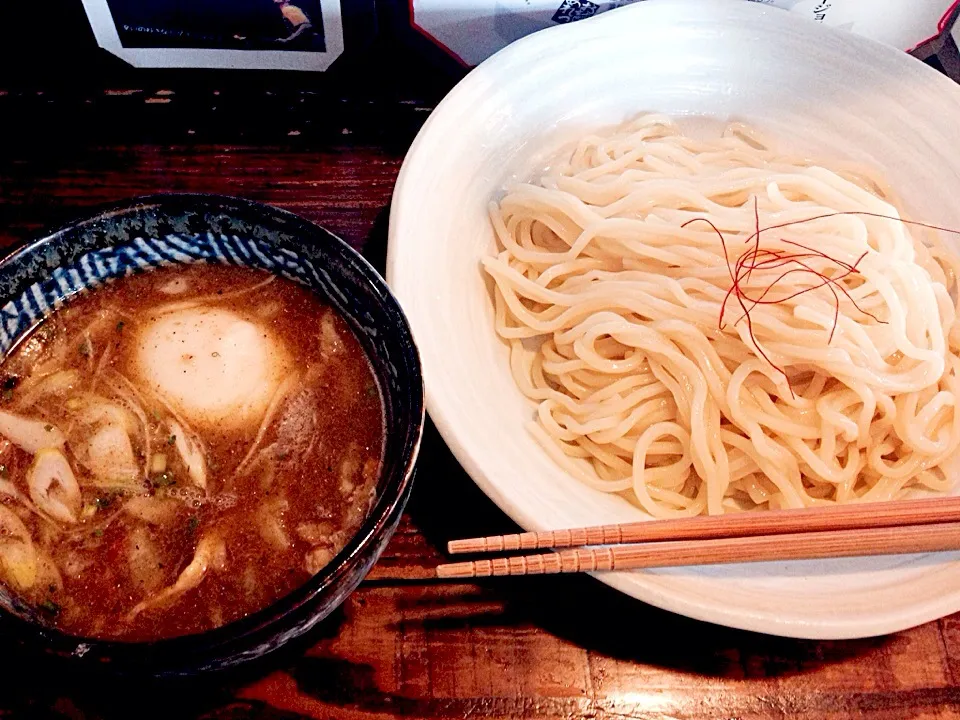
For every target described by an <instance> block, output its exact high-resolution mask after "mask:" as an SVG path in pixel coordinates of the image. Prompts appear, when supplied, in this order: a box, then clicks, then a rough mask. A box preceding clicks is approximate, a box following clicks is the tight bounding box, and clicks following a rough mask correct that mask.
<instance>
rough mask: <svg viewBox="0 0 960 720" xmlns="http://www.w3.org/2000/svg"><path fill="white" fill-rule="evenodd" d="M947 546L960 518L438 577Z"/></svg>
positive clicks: (618, 551) (522, 562) (570, 558)
mask: <svg viewBox="0 0 960 720" xmlns="http://www.w3.org/2000/svg"><path fill="white" fill-rule="evenodd" d="M866 507H867V506H861V509H863V508H866ZM947 550H960V522H950V523H937V524H926V525H911V526H908V527H881V528H871V529H862V530H842V531H828V532H803V533H792V534H779V535H761V536H751V537H730V538H721V539H708V540H675V541H667V542H652V543H648V544H645V545H613V546H608V547H603V548H577V549H574V550H561V551H560V552H555V553H541V554H538V555H524V556H520V557H509V558H496V559H492V560H475V561H472V562H460V563H450V564H446V565H440V566H439V567H438V568H437V577H439V578H449V579H452V578H473V577H489V576H502V575H542V574H548V573H571V572H596V571H605V570H630V569H636V568H653V567H679V566H684V565H719V564H725V563H741V562H764V561H780V560H809V559H815V558H836V557H862V556H865V555H900V554H905V553H926V552H942V551H947Z"/></svg>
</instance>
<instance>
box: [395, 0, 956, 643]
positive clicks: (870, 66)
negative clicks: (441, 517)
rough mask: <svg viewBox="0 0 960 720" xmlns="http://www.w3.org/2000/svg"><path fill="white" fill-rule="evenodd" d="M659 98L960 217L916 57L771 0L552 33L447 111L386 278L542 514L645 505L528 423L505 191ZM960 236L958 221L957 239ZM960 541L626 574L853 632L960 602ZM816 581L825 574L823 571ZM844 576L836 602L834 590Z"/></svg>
mask: <svg viewBox="0 0 960 720" xmlns="http://www.w3.org/2000/svg"><path fill="white" fill-rule="evenodd" d="M643 112H663V113H667V114H671V115H673V116H678V117H680V118H681V119H682V121H683V122H685V123H686V124H687V125H688V126H689V127H690V129H691V131H692V132H709V131H710V130H711V129H712V128H714V127H716V126H717V125H718V124H719V121H727V120H743V121H746V122H749V123H750V124H752V125H754V126H756V127H758V128H759V129H760V130H762V131H766V132H767V134H768V135H769V136H770V137H771V138H772V139H773V140H774V141H775V142H776V143H777V144H778V145H779V146H780V147H783V148H785V149H787V150H794V151H796V152H798V153H801V154H805V155H808V156H810V157H813V158H819V159H822V160H824V161H825V162H829V161H830V160H831V159H843V160H852V161H861V162H866V163H869V164H871V165H873V166H876V167H878V168H880V169H881V170H882V171H883V172H884V173H885V174H886V176H887V179H888V180H889V181H890V182H891V184H892V185H893V187H894V189H895V191H896V192H897V193H898V194H899V195H900V196H901V199H902V205H903V207H904V208H905V211H906V212H907V213H908V214H909V216H911V217H913V218H916V219H922V220H925V221H928V222H932V223H937V224H940V225H943V226H947V227H955V228H958V229H960V206H958V205H957V203H956V202H955V195H956V189H957V187H958V180H960V160H958V159H957V158H956V157H955V155H954V153H953V148H956V147H958V143H960V126H958V124H957V123H956V122H955V118H956V117H957V116H958V113H960V89H958V88H957V87H956V86H955V85H954V84H953V83H952V82H950V81H949V80H948V79H946V78H945V77H943V76H941V75H939V74H938V73H936V72H935V71H933V70H931V69H930V68H928V67H926V66H924V65H922V64H921V63H920V62H918V61H916V60H915V59H913V58H911V57H909V56H907V55H905V54H903V53H900V52H899V51H896V50H893V49H892V48H888V47H885V46H882V45H879V44H877V43H874V42H871V41H868V40H866V39H863V38H859V37H855V36H853V35H850V34H848V33H845V32H842V31H832V30H829V29H827V28H823V27H820V26H818V25H817V24H815V23H812V22H808V21H806V20H804V19H801V18H798V17H797V16H796V15H794V14H792V13H787V12H783V11H782V10H778V9H775V8H767V7H764V6H763V5H760V4H757V3H744V2H736V1H731V2H722V1H721V2H716V1H715V0H648V1H647V2H643V3H637V4H636V5H631V6H628V7H625V8H622V9H619V10H615V11H612V12H609V13H605V14H603V15H600V16H598V17H596V18H594V19H591V20H587V21H584V22H579V23H574V24H571V25H568V26H564V27H559V28H555V29H551V30H547V31H544V32H542V33H538V34H536V35H534V36H531V37H529V38H526V39H524V40H521V41H519V42H517V43H515V44H513V45H511V46H510V47H508V48H507V49H505V50H503V51H502V52H500V53H499V54H497V55H496V56H494V57H493V58H491V59H490V60H488V61H487V62H485V63H483V64H482V65H481V66H479V67H478V68H477V69H476V70H474V71H473V72H472V73H471V74H470V75H469V76H468V77H467V78H466V79H465V80H464V81H463V82H462V83H461V84H460V85H459V86H458V87H457V88H456V89H455V90H454V91H453V92H452V93H451V94H450V95H449V96H448V97H447V98H446V99H445V100H444V102H443V103H441V105H440V106H439V107H438V108H437V110H436V111H435V112H434V113H433V115H432V116H431V118H430V120H429V121H428V123H427V124H426V125H425V127H424V128H423V130H422V132H421V134H420V135H419V136H418V138H417V140H416V142H415V143H414V146H413V148H412V150H411V152H410V154H409V155H408V157H407V160H406V162H405V164H404V167H403V170H402V172H401V175H400V179H399V181H398V184H397V189H396V192H395V196H394V203H393V210H392V215H391V225H390V246H389V257H388V278H389V281H390V283H391V286H392V287H393V289H394V291H395V292H396V294H397V296H398V298H399V299H400V301H401V302H402V303H403V305H404V308H405V310H406V312H407V315H408V317H409V318H410V320H411V324H412V326H413V328H414V333H415V336H416V338H417V342H418V344H419V346H420V350H421V353H422V356H423V363H424V372H425V375H426V378H427V401H428V408H429V411H430V414H431V417H432V418H433V420H434V421H435V422H436V424H437V426H438V428H439V429H440V431H441V433H442V434H443V436H444V438H445V439H446V441H447V443H448V444H449V445H450V447H451V449H452V450H453V452H454V453H455V454H456V456H457V458H458V459H459V460H460V462H461V463H462V464H463V465H464V467H465V468H466V469H467V470H468V472H469V473H470V474H471V476H472V477H473V478H474V480H475V481H476V482H477V483H478V484H479V485H480V486H481V488H482V489H483V490H484V491H485V492H486V493H487V494H488V495H489V496H490V497H491V498H492V499H493V500H494V501H495V502H496V503H497V504H498V505H500V507H501V508H502V509H504V510H505V511H506V512H507V513H508V514H509V515H511V517H513V519H514V520H516V521H517V522H518V523H519V524H521V525H522V526H524V527H526V528H528V529H550V528H562V527H577V526H584V525H591V524H597V523H613V522H623V521H630V520H637V519H642V518H644V517H645V516H644V515H643V513H642V512H641V511H639V510H638V509H636V508H635V507H633V506H632V505H630V504H629V503H628V502H627V501H625V500H623V499H621V498H619V497H611V496H607V495H603V494H601V493H599V492H595V491H593V490H591V489H589V488H587V487H586V486H584V485H582V484H580V483H579V482H577V481H576V480H575V479H574V478H572V477H569V476H567V475H566V474H565V473H563V472H562V471H561V470H560V469H559V468H558V467H557V466H556V465H554V464H553V462H552V461H551V460H550V459H549V458H548V457H547V455H546V454H545V453H544V452H543V451H542V450H541V449H540V447H539V446H538V445H537V443H536V442H535V441H534V440H533V439H532V437H531V436H530V435H529V434H528V433H527V431H526V430H525V427H524V425H525V423H526V422H528V421H529V420H530V419H532V417H533V407H532V405H531V404H530V403H529V402H528V401H527V400H526V399H525V398H524V397H523V396H522V395H521V394H520V392H519V391H518V390H517V388H516V386H515V384H514V381H513V379H512V376H511V374H510V372H509V368H508V363H507V357H508V355H507V350H506V347H505V345H504V344H503V343H501V342H500V341H499V340H498V339H497V337H496V335H495V333H494V326H493V309H492V303H491V301H490V295H489V290H488V288H487V287H486V285H485V282H484V279H483V277H482V275H481V272H480V268H479V259H480V257H481V256H482V255H484V254H485V253H488V252H490V251H491V250H492V249H493V247H494V240H493V233H492V230H491V228H490V224H489V220H488V218H487V214H486V213H487V205H488V203H489V202H490V201H491V200H492V199H495V198H496V197H497V196H498V194H499V193H501V192H502V188H503V187H504V184H505V183H507V182H509V181H510V180H512V179H517V178H519V179H524V180H526V179H531V178H533V177H535V176H536V173H537V170H538V169H541V168H543V167H544V166H545V164H546V163H547V162H548V161H549V158H550V156H551V155H553V154H554V153H555V152H556V151H557V150H558V149H559V148H561V147H562V146H564V145H565V144H566V143H568V142H569V141H570V140H571V139H572V138H574V137H576V136H578V135H580V134H583V133H584V132H586V131H587V130H592V129H595V128H597V127H599V126H604V125H610V124H614V123H619V122H622V121H624V120H626V119H628V118H630V117H632V116H635V115H637V114H640V113H643ZM945 239H946V240H947V241H948V242H950V243H951V245H952V246H953V248H954V249H955V250H957V249H958V248H960V245H958V243H957V242H956V239H955V238H945ZM958 558H960V555H957V554H950V555H942V556H937V557H932V556H930V557H916V556H908V557H900V558H870V559H862V560H855V561H854V560H850V561H832V562H800V563H767V564H759V565H740V566H726V567H716V568H685V569H667V570H656V571H644V572H632V573H608V574H604V575H603V576H602V579H603V580H604V581H605V582H608V583H610V584H611V585H614V586H615V587H617V588H619V589H621V590H623V591H625V592H627V593H629V594H631V595H633V596H635V597H638V598H641V599H643V600H646V601H648V602H651V603H653V604H656V605H659V606H661V607H665V608H667V609H672V610H675V611H678V612H682V613H684V614H687V615H690V616H693V617H696V618H701V619H706V620H711V621H714V622H719V623H724V624H728V625H732V626H736V627H742V628H747V629H752V630H761V631H765V632H772V633H778V634H785V635H796V636H801V637H828V638H837V637H852V636H862V635H870V634H877V633H882V632H888V631H892V630H897V629H901V628H904V627H908V626H910V625H913V624H917V623H920V622H924V621H926V620H930V619H932V618H934V617H938V616H940V615H942V614H944V613H945V612H952V611H955V610H958V609H960V573H957V572H956V570H957V567H958V563H957V561H958ZM812 579H815V581H813V580H812ZM834 592H843V593H844V597H845V598H846V599H845V602H844V603H843V605H842V606H839V607H838V606H837V605H836V604H835V603H834V602H833V601H832V600H830V597H831V596H832V593H834Z"/></svg>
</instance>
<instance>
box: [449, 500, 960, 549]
mask: <svg viewBox="0 0 960 720" xmlns="http://www.w3.org/2000/svg"><path fill="white" fill-rule="evenodd" d="M948 522H960V497H938V498H930V499H924V500H898V501H893V502H875V503H856V504H854V505H834V506H830V507H823V508H808V509H803V510H768V511H761V512H746V513H738V514H735V515H719V516H712V517H697V518H683V519H681V520H651V521H648V522H632V523H623V524H620V525H597V526H594V527H584V528H574V529H571V530H549V531H546V532H525V533H518V534H514V535H492V536H490V537H482V538H469V539H465V540H453V541H451V542H450V543H449V544H448V546H447V548H448V550H449V552H450V553H451V554H459V553H480V552H503V551H512V550H542V549H546V548H564V547H580V546H585V545H622V544H625V543H638V542H651V541H660V540H705V539H712V538H729V537H750V536H755V535H783V534H789V533H805V532H818V531H830V530H867V529H872V528H884V527H900V526H905V525H927V524H931V523H948Z"/></svg>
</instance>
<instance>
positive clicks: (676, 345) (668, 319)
mask: <svg viewBox="0 0 960 720" xmlns="http://www.w3.org/2000/svg"><path fill="white" fill-rule="evenodd" d="M755 212H756V213H757V214H756V216H755ZM837 212H846V213H850V212H861V213H865V212H869V213H876V214H879V215H883V216H886V217H887V218H898V217H899V214H898V211H897V209H896V207H895V206H894V204H893V203H892V200H891V199H890V195H889V191H887V190H886V188H885V187H884V186H883V185H882V183H880V182H878V181H877V180H876V179H872V178H870V176H869V175H868V174H867V173H864V172H861V171H859V170H838V171H831V170H829V169H826V168H824V167H821V166H818V165H816V164H813V163H811V162H809V161H807V160H803V159H799V158H793V157H788V156H785V155H783V154H778V153H777V152H776V151H775V150H773V149H771V148H770V147H769V146H768V145H767V143H765V142H764V141H762V140H761V139H760V138H759V137H758V136H757V135H756V134H755V133H754V132H752V131H751V130H750V129H748V128H746V127H744V126H740V125H732V126H730V127H728V128H727V129H726V131H724V132H723V134H722V136H721V137H718V138H716V139H713V140H709V141H703V140H699V139H694V138H692V137H689V136H687V135H685V134H683V133H682V132H681V131H680V130H679V129H678V128H677V127H676V126H675V125H674V124H673V123H672V122H671V121H670V120H669V119H668V118H664V117H662V116H644V117H641V118H639V119H638V120H636V121H634V122H632V123H629V124H627V125H625V126H623V127H621V128H618V129H616V130H614V131H611V132H609V133H605V134H599V135H591V136H589V137H585V138H583V139H582V140H581V141H580V142H579V144H578V145H577V146H576V148H575V149H574V150H573V151H572V152H570V153H569V154H567V155H566V156H564V157H563V158H562V160H561V161H560V162H558V163H557V164H556V165H554V166H553V168H552V169H551V170H549V171H548V172H547V173H546V174H545V175H544V176H543V177H542V178H540V180H539V182H538V183H535V184H519V185H515V186H512V187H510V188H508V190H507V192H506V195H505V196H504V197H503V199H502V200H501V201H500V202H499V203H495V204H494V205H492V206H491V217H492V220H493V225H494V228H495V230H496V235H497V239H498V244H499V247H498V252H497V254H496V255H495V256H492V257H487V258H484V260H483V267H484V268H485V270H486V272H487V273H488V274H489V276H490V277H491V278H492V279H493V281H494V287H495V290H494V295H495V305H496V329H497V332H498V333H499V334H500V336H501V337H503V338H505V339H506V340H507V342H509V344H510V348H511V353H510V358H511V367H512V371H513V375H514V377H515V379H516V382H517V384H518V386H519V387H520V389H521V390H522V391H523V393H524V394H525V395H526V396H527V397H529V398H531V399H532V400H534V401H536V402H537V404H538V406H537V413H536V421H535V422H533V423H531V426H530V428H531V431H532V432H533V434H534V435H535V436H536V438H537V439H538V440H539V441H540V443H541V444H542V445H543V447H544V448H545V449H546V450H547V451H548V452H549V454H550V455H551V456H552V457H553V458H554V459H555V460H556V461H557V462H558V463H559V464H560V465H561V466H562V467H563V468H564V469H565V470H567V471H568V472H569V473H571V474H572V475H574V476H575V477H577V478H579V479H580V480H581V481H583V482H585V483H587V484H588V485H590V486H591V487H593V488H596V489H599V490H602V491H605V492H613V493H622V494H624V495H626V496H627V497H629V498H630V499H631V500H633V501H634V502H637V503H639V504H640V505H641V506H642V507H643V509H645V510H646V511H648V512H649V513H651V514H652V515H654V516H657V517H680V516H689V515H697V514H700V513H711V514H715V513H722V512H724V511H730V510H742V509H750V508H754V507H764V508H771V509H772V508H787V507H805V506H812V505H823V504H828V503H846V502H854V501H865V500H884V499H891V498H897V497H901V496H903V495H904V494H906V493H907V492H909V491H910V490H911V489H912V488H924V489H930V490H939V491H943V490H947V489H949V487H950V486H951V485H952V478H949V477H947V474H946V473H944V471H943V470H942V468H941V466H942V464H943V463H944V462H945V460H947V458H948V457H949V456H950V455H951V453H953V452H954V450H955V449H956V448H957V446H958V444H960V412H958V410H957V407H956V404H957V400H958V397H960V379H958V369H960V360H958V356H957V351H958V348H960V325H958V323H957V317H958V312H957V275H958V270H960V263H958V262H957V260H956V259H955V258H953V257H951V256H950V255H949V254H948V253H946V252H945V251H944V250H942V249H941V247H940V245H939V244H938V243H937V238H936V237H935V236H934V235H933V233H931V232H929V231H927V230H924V229H923V228H919V229H918V228H917V227H916V226H908V225H906V224H905V223H902V222H899V221H898V220H891V219H884V218H877V217H871V216H867V215H856V214H846V215H832V216H830V217H826V218H820V219H816V220H810V221H809V222H801V223H798V224H794V225H790V226H786V227H782V228H779V229H776V230H774V229H770V230H767V231H765V232H762V233H761V239H762V240H761V245H762V247H763V248H764V249H765V250H770V251H771V252H773V253H778V252H779V253H781V255H783V256H785V255H787V254H788V253H790V252H793V253H796V252H797V248H798V246H797V245H791V244H790V243H801V244H802V245H804V246H807V247H810V248H815V249H819V250H821V251H823V252H824V253H826V254H828V255H829V259H828V258H827V257H824V256H821V255H817V254H816V253H810V257H804V258H803V262H804V263H806V264H807V266H808V267H809V268H810V269H811V270H812V271H816V273H821V274H822V275H823V276H826V277H829V278H832V279H835V280H834V282H835V283H838V284H842V285H843V288H844V289H845V290H846V291H847V293H849V297H848V295H847V294H845V293H843V292H837V293H836V296H837V300H835V299H834V293H831V292H829V288H828V287H821V286H822V285H823V282H824V281H823V279H822V277H821V275H818V274H816V273H815V272H801V271H795V272H791V273H787V274H786V275H784V272H785V270H786V269H790V267H784V266H783V265H782V264H781V266H780V267H773V266H772V265H771V267H769V268H766V269H765V268H762V267H761V268H758V269H755V270H753V271H752V272H751V273H749V275H748V276H746V277H744V278H742V282H741V289H742V291H743V292H744V293H745V295H746V296H748V297H753V298H758V297H760V296H761V295H762V294H763V293H764V291H767V290H769V291H768V294H767V295H766V296H765V297H766V299H767V300H771V299H779V300H780V301H779V302H773V303H770V304H760V305H754V306H753V307H750V303H749V302H748V303H747V304H746V307H747V309H748V310H749V320H750V323H749V324H748V323H747V322H746V320H747V318H745V317H743V315H744V313H743V307H742V306H741V305H740V304H739V303H738V302H736V301H733V300H731V301H728V302H727V304H726V307H725V309H724V311H723V318H722V320H723V322H722V323H721V322H720V320H721V308H722V305H723V301H724V298H725V297H726V296H727V294H728V291H730V289H731V285H732V276H731V267H730V265H729V264H728V262H729V263H733V262H734V261H735V260H736V258H737V257H738V256H740V255H741V254H742V253H743V252H744V251H745V250H746V249H748V248H749V247H750V245H751V243H753V242H754V241H755V238H754V234H755V230H756V228H757V223H758V222H759V226H760V227H761V229H762V228H765V227H766V228H770V227H771V226H774V225H780V224H782V223H787V222H791V221H797V220H804V221H805V220H807V219H808V218H814V217H816V216H821V215H829V214H832V213H837ZM694 218H706V219H709V220H710V221H711V223H712V224H713V225H714V226H715V227H716V231H715V230H714V229H713V228H712V227H711V226H710V225H708V224H707V223H706V222H703V221H697V222H693V223H690V224H687V225H685V223H688V221H690V220H692V219H694ZM717 231H719V233H721V234H722V236H723V238H724V241H725V244H726V255H725V254H724V253H725V250H724V247H723V244H722V243H721V241H720V238H719V236H718V232H717ZM921 235H923V236H924V237H923V238H922V239H921ZM864 253H865V255H864ZM861 256H863V257H862V260H860V262H859V263H857V261H858V259H859V258H861ZM767 257H774V256H773V255H768V256H767ZM835 261H839V262H843V263H847V264H848V265H849V266H852V265H854V264H855V263H857V265H856V269H857V270H858V272H855V273H843V272H841V270H842V267H841V266H839V265H838V264H837V262H835ZM798 291H806V292H802V293H801V294H796V293H797V292H798ZM835 303H838V304H839V312H838V315H837V317H836V325H835V327H834V323H835V315H834V313H835V309H836V308H835ZM858 308H859V309H858ZM721 326H722V329H721ZM751 326H752V328H751Z"/></svg>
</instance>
